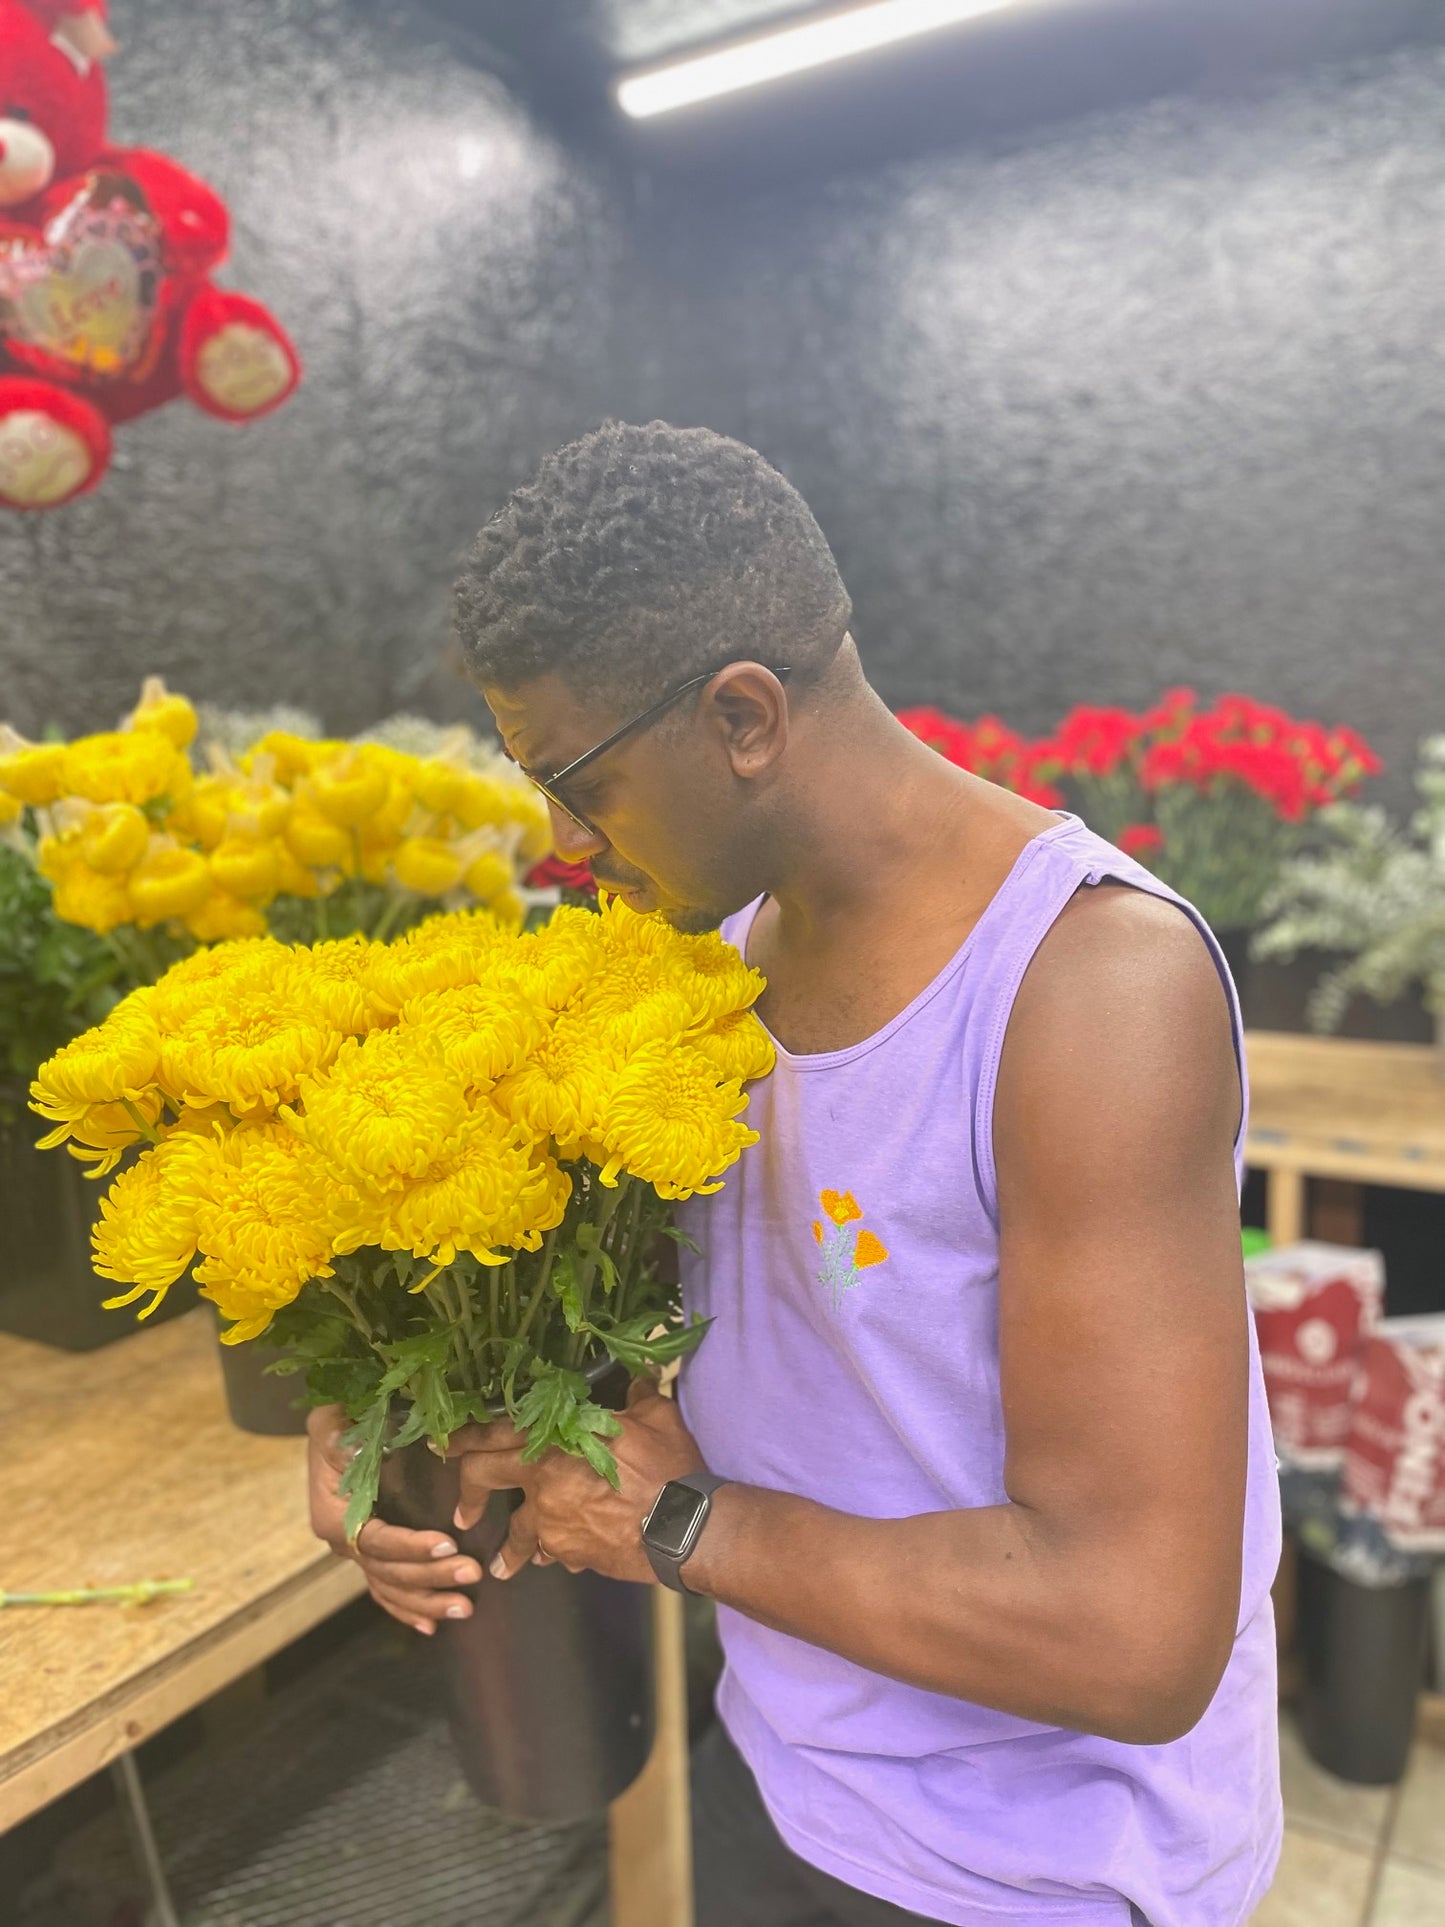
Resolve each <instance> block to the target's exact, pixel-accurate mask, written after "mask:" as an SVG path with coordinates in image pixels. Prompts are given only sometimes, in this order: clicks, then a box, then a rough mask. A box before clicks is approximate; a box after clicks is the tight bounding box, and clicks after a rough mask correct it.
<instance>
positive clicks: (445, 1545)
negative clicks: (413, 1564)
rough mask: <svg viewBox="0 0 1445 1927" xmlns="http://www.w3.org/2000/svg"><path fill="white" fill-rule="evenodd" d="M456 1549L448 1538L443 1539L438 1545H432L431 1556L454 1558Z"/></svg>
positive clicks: (434, 1557) (435, 1557)
mask: <svg viewBox="0 0 1445 1927" xmlns="http://www.w3.org/2000/svg"><path fill="white" fill-rule="evenodd" d="M456 1551H457V1549H456V1547H455V1546H454V1545H453V1544H452V1542H451V1540H450V1539H443V1540H442V1541H441V1543H440V1544H439V1545H435V1546H433V1547H432V1549H431V1556H432V1558H433V1559H454V1558H455V1557H456Z"/></svg>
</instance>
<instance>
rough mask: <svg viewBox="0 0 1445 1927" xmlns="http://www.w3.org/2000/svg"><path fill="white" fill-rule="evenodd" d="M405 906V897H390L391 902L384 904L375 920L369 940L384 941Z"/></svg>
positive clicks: (374, 941)
mask: <svg viewBox="0 0 1445 1927" xmlns="http://www.w3.org/2000/svg"><path fill="white" fill-rule="evenodd" d="M405 908H406V898H405V897H402V896H394V897H393V898H392V899H391V902H390V903H388V904H387V905H386V907H385V908H384V909H383V910H382V913H381V915H380V916H379V917H378V918H377V920H376V927H375V929H374V930H373V931H372V933H371V940H372V942H373V943H385V942H386V940H387V938H388V937H389V936H390V935H391V933H392V931H393V930H394V929H395V927H396V920H397V918H398V917H399V916H400V915H401V913H402V911H403V910H404V909H405Z"/></svg>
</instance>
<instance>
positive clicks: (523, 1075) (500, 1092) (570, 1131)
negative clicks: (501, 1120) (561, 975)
mask: <svg viewBox="0 0 1445 1927" xmlns="http://www.w3.org/2000/svg"><path fill="white" fill-rule="evenodd" d="M621 1068H622V1053H621V1051H620V1050H619V1049H618V1048H617V1047H616V1046H615V1045H614V1044H612V1043H611V1042H610V1041H609V1040H608V1039H607V1038H606V1037H605V1036H600V1035H599V1034H598V1032H597V1031H596V1029H595V1028H594V1027H592V1026H590V1025H587V1024H584V1023H579V1022H577V1021H575V1020H574V1019H573V1017H572V1014H571V1012H564V1014H563V1015H562V1016H561V1017H559V1018H558V1020H557V1022H556V1024H555V1025H554V1026H553V1028H552V1030H551V1031H550V1032H549V1033H548V1034H547V1035H546V1036H545V1037H544V1038H543V1039H542V1041H541V1042H540V1043H539V1044H537V1045H536V1046H535V1047H534V1049H533V1050H532V1051H531V1052H530V1054H529V1055H528V1057H527V1060H526V1062H525V1063H523V1064H521V1065H520V1066H519V1067H518V1068H517V1069H516V1070H515V1071H513V1072H511V1073H510V1074H509V1075H508V1076H506V1077H503V1078H501V1079H500V1080H499V1081H498V1083H497V1087H496V1089H495V1090H494V1091H493V1093H492V1099H493V1102H494V1103H495V1104H496V1105H497V1107H498V1109H499V1110H501V1111H503V1112H504V1113H505V1114H506V1116H508V1117H509V1118H511V1119H512V1121H513V1122H514V1123H516V1124H518V1125H520V1126H521V1128H522V1129H523V1130H524V1131H527V1132H530V1133H531V1134H532V1135H533V1136H534V1137H539V1138H544V1137H548V1136H550V1137H553V1138H555V1139H556V1140H557V1145H558V1149H559V1152H560V1154H561V1156H563V1157H574V1156H577V1155H579V1152H580V1151H582V1150H590V1149H591V1148H592V1147H593V1146H595V1145H596V1144H597V1143H599V1142H600V1140H601V1134H602V1128H603V1121H604V1119H605V1118H606V1117H607V1115H608V1114H609V1111H610V1106H611V1102H612V1095H613V1090H614V1087H615V1085H616V1082H617V1077H618V1074H619V1072H620V1070H621Z"/></svg>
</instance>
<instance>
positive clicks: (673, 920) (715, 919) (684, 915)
mask: <svg viewBox="0 0 1445 1927" xmlns="http://www.w3.org/2000/svg"><path fill="white" fill-rule="evenodd" d="M725 915H726V912H725V911H722V910H700V909H695V908H693V907H692V906H691V905H689V907H688V908H687V909H685V910H664V911H663V912H662V920H663V922H664V923H670V924H671V925H672V927H673V929H674V930H676V931H679V932H680V933H681V934H682V935H683V936H684V937H705V936H706V935H707V933H708V932H709V931H710V930H716V929H717V928H718V927H719V926H720V924H721V923H722V922H723V919H724V917H725Z"/></svg>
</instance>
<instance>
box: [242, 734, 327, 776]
mask: <svg viewBox="0 0 1445 1927" xmlns="http://www.w3.org/2000/svg"><path fill="white" fill-rule="evenodd" d="M345 748H346V745H345V743H338V742H334V741H332V740H330V739H322V738H313V737H310V736H293V735H292V734H291V732H290V731H289V730H285V729H272V730H268V731H267V733H266V734H265V735H264V736H263V737H262V738H261V740H260V742H259V743H257V744H255V745H254V747H253V748H252V749H250V750H249V751H248V752H247V753H246V755H245V756H244V757H242V759H241V762H242V767H243V768H244V769H246V770H248V771H249V770H254V769H256V768H258V767H259V766H260V764H261V763H262V761H263V760H269V763H270V766H271V768H272V769H273V770H274V772H275V774H276V776H277V778H278V779H279V780H280V781H281V782H283V783H294V782H295V781H296V779H297V777H298V776H305V775H306V774H307V772H308V771H309V770H311V769H313V768H314V767H315V766H316V764H317V763H324V762H328V761H329V760H330V759H331V758H332V757H335V756H339V755H340V753H341V752H342V750H344V749H345Z"/></svg>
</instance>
